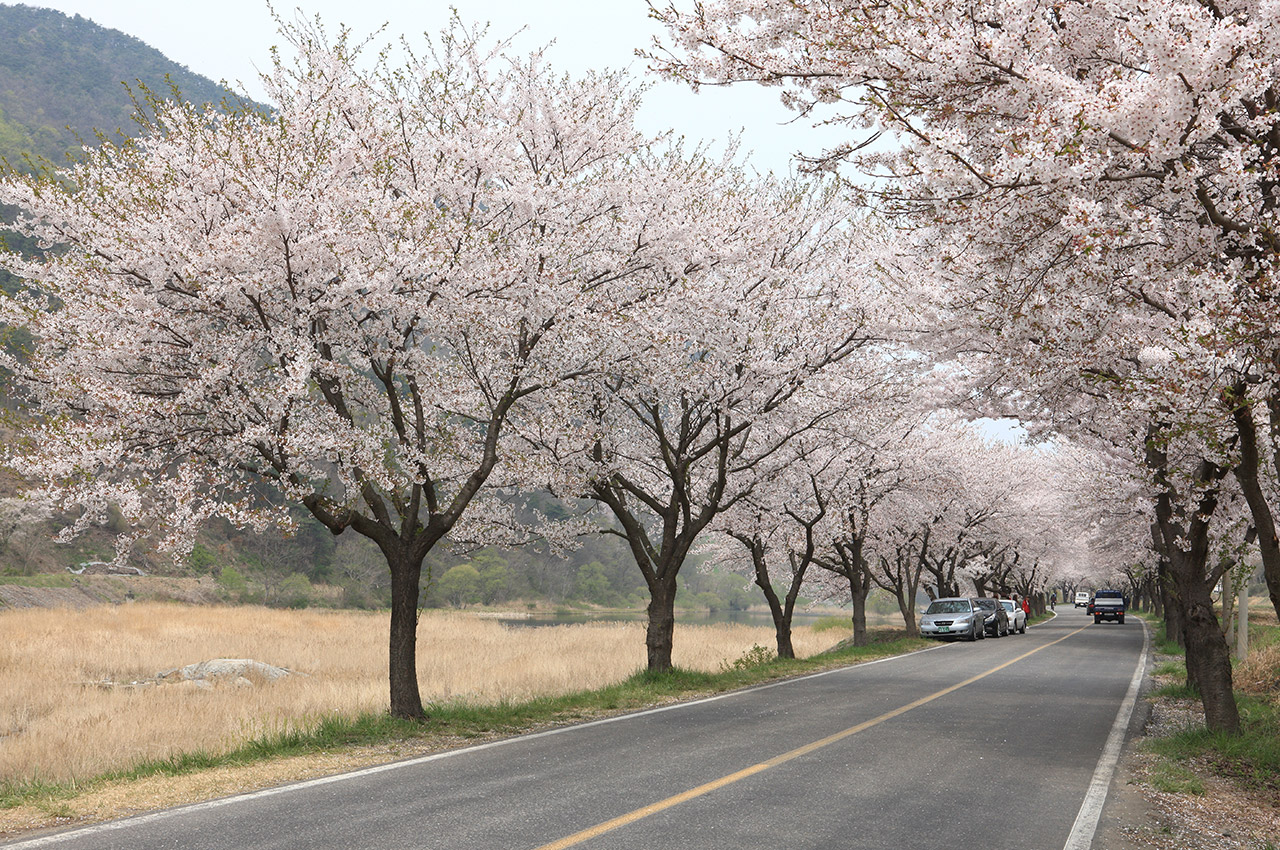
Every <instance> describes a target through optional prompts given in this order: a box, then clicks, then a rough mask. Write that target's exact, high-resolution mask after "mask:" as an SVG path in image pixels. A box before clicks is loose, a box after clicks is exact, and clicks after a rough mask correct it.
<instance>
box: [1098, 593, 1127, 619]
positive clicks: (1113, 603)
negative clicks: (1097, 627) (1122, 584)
mask: <svg viewBox="0 0 1280 850" xmlns="http://www.w3.org/2000/svg"><path fill="white" fill-rule="evenodd" d="M1092 607H1093V621H1094V622H1095V623H1101V622H1102V621H1103V620H1116V621H1118V622H1119V623H1121V624H1123V623H1124V594H1123V593H1121V592H1120V591H1118V590H1099V591H1098V592H1097V593H1095V594H1094V595H1093V606H1092Z"/></svg>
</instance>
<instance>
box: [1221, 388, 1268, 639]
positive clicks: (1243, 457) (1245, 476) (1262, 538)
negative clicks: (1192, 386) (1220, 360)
mask: <svg viewBox="0 0 1280 850" xmlns="http://www.w3.org/2000/svg"><path fill="white" fill-rule="evenodd" d="M1243 394H1244V388H1243V387H1238V388H1237V389H1236V392H1235V393H1233V394H1232V395H1231V397H1232V398H1242V397H1243ZM1231 415H1232V419H1233V420H1234V421H1235V425H1236V434H1238V435H1239V437H1240V462H1239V463H1238V464H1236V467H1235V469H1234V470H1233V471H1234V473H1235V476H1236V480H1237V481H1239V482H1240V492H1241V493H1243V494H1244V500H1245V502H1246V503H1248V505H1249V513H1250V515H1251V516H1252V517H1253V527H1254V529H1255V530H1256V531H1257V535H1258V539H1257V543H1258V553H1259V554H1260V555H1261V557H1262V572H1263V575H1265V576H1266V579H1267V593H1268V594H1269V595H1270V596H1271V605H1272V607H1273V608H1275V610H1276V616H1277V617H1280V537H1277V536H1276V521H1275V517H1274V516H1273V515H1272V513H1271V505H1270V504H1268V502H1267V496H1266V493H1265V492H1264V491H1263V489H1262V484H1261V482H1260V481H1259V480H1258V466H1259V460H1258V458H1259V454H1258V429H1257V428H1256V427H1255V425H1254V421H1253V410H1252V409H1251V408H1250V407H1249V406H1248V404H1246V403H1243V402H1242V403H1239V404H1237V405H1236V407H1235V408H1234V409H1233V410H1232V411H1231Z"/></svg>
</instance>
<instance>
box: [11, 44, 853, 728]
mask: <svg viewBox="0 0 1280 850" xmlns="http://www.w3.org/2000/svg"><path fill="white" fill-rule="evenodd" d="M283 33H284V36H285V37H286V38H287V39H288V40H290V41H291V43H292V44H293V46H294V47H295V48H296V49H297V59H296V61H294V62H293V63H292V64H289V63H288V62H286V61H285V60H283V59H277V61H276V64H275V66H274V69H273V71H272V72H271V73H270V74H269V75H266V76H265V78H264V83H265V85H266V87H267V90H268V93H269V95H270V99H271V103H272V109H271V111H270V112H269V113H266V112H258V111H252V110H248V111H238V112H233V113H230V114H223V113H221V112H218V111H213V110H209V111H206V110H202V109H199V108H196V107H193V106H191V105H189V104H184V103H175V102H159V101H155V102H152V103H150V104H149V106H150V108H151V111H152V113H153V114H152V116H151V118H150V119H149V120H148V122H147V123H146V124H145V126H144V127H143V128H142V130H143V132H142V134H141V136H140V137H139V138H138V139H136V140H135V141H131V142H126V143H122V144H119V145H117V144H113V143H110V142H108V143H105V144H103V145H102V146H101V147H99V148H97V149H91V150H90V149H86V150H85V151H84V153H83V159H82V162H81V163H80V164H78V165H75V166H74V167H72V168H69V169H68V170H65V171H60V172H54V173H49V174H45V175H39V176H33V177H28V176H24V175H22V174H19V173H14V172H10V173H8V174H7V175H6V176H5V179H4V181H3V185H2V186H0V201H2V202H3V203H7V204H14V205H16V206H18V207H20V208H21V209H23V210H25V212H24V213H23V214H22V215H21V216H20V217H19V219H18V221H17V223H16V225H15V226H16V227H17V228H18V229H19V230H20V231H22V232H23V233H25V234H28V235H31V236H34V237H35V238H37V239H39V240H40V242H41V244H42V246H43V247H45V248H46V249H50V250H48V251H47V253H46V254H45V256H44V257H43V258H41V259H25V258H23V257H21V256H18V255H16V254H8V255H6V256H5V257H4V263H5V265H6V267H7V268H9V269H10V270H12V271H13V272H15V273H16V274H18V275H20V276H21V277H23V278H25V279H26V280H27V281H28V282H29V286H30V289H29V291H27V292H25V293H23V294H21V295H19V296H16V297H13V298H6V299H4V300H3V306H0V321H3V322H7V323H11V324H14V325H25V326H26V327H28V328H30V329H31V331H32V332H33V333H34V335H35V337H36V339H37V340H38V341H39V347H38V348H37V350H36V351H35V352H34V354H33V355H32V357H31V359H30V361H29V362H17V361H14V360H13V359H6V361H5V362H4V363H3V366H4V367H6V368H8V369H10V370H11V371H12V372H13V374H14V375H15V380H16V381H17V382H19V383H20V385H21V386H22V387H23V389H24V391H25V392H26V394H27V396H28V399H29V401H30V403H31V404H32V405H33V406H34V407H33V410H35V411H38V413H39V419H38V421H37V422H36V423H35V424H34V426H33V428H32V430H31V432H30V433H29V434H28V435H27V436H26V438H25V439H24V440H23V441H22V442H21V443H20V444H19V445H16V446H11V447H10V450H9V452H8V457H7V460H8V462H9V463H10V464H11V465H12V466H13V467H15V468H16V469H17V470H18V471H19V472H20V473H21V474H23V475H25V476H28V477H30V478H31V479H32V480H38V481H40V482H41V483H42V486H43V489H44V491H45V492H46V494H47V495H48V496H49V497H50V498H51V499H52V503H53V504H55V505H56V506H59V507H70V506H73V505H78V506H81V507H82V508H83V514H82V519H81V520H80V523H79V525H78V526H77V528H79V527H83V526H84V525H86V524H88V523H89V522H91V521H92V520H93V519H94V518H95V517H97V516H99V515H101V514H102V513H103V512H104V511H106V510H107V509H108V506H110V505H118V506H119V507H120V509H121V510H122V511H123V513H124V515H125V517H127V518H128V520H129V521H130V522H131V523H133V524H134V525H135V526H136V527H137V528H139V529H143V530H145V531H146V532H147V533H149V534H151V535H152V536H153V537H155V538H157V539H158V541H159V543H160V544H161V545H162V546H164V547H167V548H170V549H172V550H174V551H176V552H178V553H181V552H183V551H185V550H189V549H190V547H191V545H192V538H193V535H194V532H195V530H196V529H197V528H198V527H199V525H200V524H201V523H202V522H204V521H205V520H208V519H210V518H214V517H224V518H226V519H228V520H230V521H232V522H234V523H236V524H238V525H242V526H252V527H255V528H262V527H264V526H268V525H272V524H280V525H287V523H288V516H287V508H288V506H290V505H296V504H301V505H303V506H305V507H306V508H307V509H308V510H309V511H310V512H311V513H312V514H313V515H314V516H315V517H316V518H317V519H318V520H319V521H320V522H322V523H323V524H324V525H326V526H327V527H328V528H329V529H330V530H331V531H332V532H333V533H334V534H340V533H343V532H346V531H348V530H350V531H354V532H356V533H357V534H360V535H364V536H365V537H368V538H369V539H371V540H372V541H373V542H374V543H375V544H376V545H377V546H378V548H379V550H380V551H381V553H382V555H383V557H384V558H385V560H386V563H387V566H388V568H389V570H390V575H391V598H392V608H391V624H390V635H389V681H390V707H391V711H392V713H393V714H395V715H397V716H403V717H421V716H422V715H423V713H424V711H423V706H422V702H421V698H420V692H419V688H418V679H417V667H416V651H417V649H416V625H417V614H418V600H419V592H420V585H421V582H422V580H423V575H422V565H423V561H424V558H425V557H426V556H427V554H428V553H429V552H431V550H432V549H433V548H434V547H436V546H437V545H441V544H442V543H445V542H447V540H448V539H451V538H465V539H480V540H483V539H500V538H501V537H502V536H503V535H504V533H505V529H506V528H507V527H509V525H510V519H511V510H510V508H509V507H504V503H502V502H500V501H498V500H496V499H493V500H489V499H486V498H485V495H486V493H488V492H491V491H493V490H496V489H497V488H500V487H509V486H512V485H515V484H523V485H524V486H532V485H533V484H546V483H547V482H549V481H554V480H555V479H556V477H557V475H558V473H557V471H556V470H555V469H554V468H551V467H549V466H547V465H546V464H545V461H544V460H543V459H542V458H539V457H537V456H534V455H532V454H530V453H528V452H524V451H521V450H514V449H512V447H511V446H510V444H509V439H510V437H511V435H512V434H513V433H516V432H520V431H523V430H525V429H527V428H528V427H530V426H529V425H528V423H530V422H535V423H536V422H537V421H539V420H540V419H541V418H545V417H546V416H547V414H546V413H545V412H544V411H542V410H541V408H540V406H541V405H543V404H545V403H547V402H546V401H545V400H544V396H546V395H547V394H548V393H549V391H550V390H552V389H555V390H557V391H559V392H562V393H565V392H568V390H567V386H568V385H570V384H573V383H574V381H575V380H578V379H584V378H585V376H588V375H597V374H598V373H600V372H601V371H602V370H609V369H611V368H613V367H615V366H618V365H619V364H625V363H626V362H627V361H628V360H629V359H630V358H631V357H632V356H633V355H634V352H635V351H636V348H635V347H634V343H635V341H636V338H637V334H636V332H633V331H630V330H628V328H629V327H631V326H632V325H634V324H635V322H636V319H635V316H634V314H635V313H636V311H640V310H647V311H649V312H648V314H647V315H648V318H646V320H645V323H644V324H643V326H642V327H643V329H644V331H645V332H646V333H647V332H648V331H650V330H652V329H653V328H654V322H653V320H652V316H653V315H659V314H661V312H662V310H663V309H665V308H667V307H669V306H670V305H671V304H672V303H673V302H672V300H671V299H676V301H677V302H678V299H679V297H680V296H681V295H682V293H684V292H685V291H686V290H687V289H688V288H689V287H690V285H691V284H690V281H691V280H693V279H695V278H697V277H698V275H699V274H704V273H705V270H706V269H709V268H713V267H715V266H716V265H717V264H720V263H722V262H724V261H726V260H728V259H737V258H739V257H740V256H741V255H743V254H744V252H746V251H747V248H746V247H745V246H744V240H743V239H742V238H741V237H740V235H739V237H737V238H735V237H734V236H733V235H732V234H731V233H729V231H728V230H727V229H726V222H727V221H728V219H727V218H726V216H727V215H728V212H729V211H728V208H727V207H726V206H725V205H724V204H723V203H721V202H720V201H719V200H716V201H715V202H714V203H710V204H709V202H708V199H721V198H723V197H725V196H726V195H729V194H731V193H733V192H734V191H736V190H738V189H739V188H740V187H738V186H737V185H736V184H732V183H730V182H729V181H728V180H727V179H726V177H725V175H724V172H723V170H722V169H719V168H717V167H716V166H715V165H714V164H712V163H708V162H706V161H705V160H704V159H702V158H700V157H696V156H688V155H685V154H684V153H683V152H682V151H680V150H679V149H678V148H676V147H672V146H670V145H668V144H667V143H666V142H665V141H663V140H660V139H653V138H649V137H646V136H643V135H642V134H640V133H639V132H638V131H637V130H636V129H635V127H634V124H633V118H634V113H635V110H636V107H637V105H638V96H637V93H636V92H635V91H633V90H631V89H630V88H628V86H627V85H626V84H625V83H624V81H623V79H622V77H621V76H618V75H612V74H602V75H589V76H587V77H585V78H583V79H580V80H574V79H569V78H567V77H562V76H558V75H556V74H554V73H553V72H552V71H551V70H550V69H549V68H548V67H547V66H546V65H545V63H544V62H543V61H542V59H541V57H540V56H539V55H537V54H534V55H532V56H530V57H527V58H511V57H510V56H509V55H508V53H509V51H508V50H507V48H506V46H505V45H503V44H501V43H498V44H494V45H492V46H491V47H486V46H485V43H486V42H485V39H484V37H483V34H482V33H475V32H470V31H467V30H466V29H465V28H464V27H462V26H461V25H460V24H458V23H457V22H455V23H454V25H453V26H452V28H451V29H449V30H447V31H445V32H444V33H443V34H442V35H441V36H440V38H439V39H438V40H436V41H435V42H434V44H433V46H432V48H431V49H430V50H428V51H427V53H426V54H425V55H424V56H421V57H411V58H409V59H408V60H406V61H405V63H404V64H403V65H400V66H392V65H390V64H388V62H387V61H385V60H384V61H382V62H378V63H371V62H366V57H365V56H363V55H362V53H361V46H360V45H358V44H355V43H353V41H352V39H351V36H350V34H349V33H347V32H346V31H342V32H340V33H338V34H337V35H336V36H333V37H331V36H329V35H327V34H326V33H325V31H324V30H323V29H322V28H321V26H320V25H319V23H318V22H317V23H315V24H307V23H299V24H294V25H286V26H285V27H284V29H283ZM370 65H371V66H372V67H371V68H369V67H368V66H370ZM751 206H752V200H751V199H748V198H746V197H743V198H741V202H740V204H739V207H741V208H742V209H743V210H744V211H745V212H746V224H748V225H750V226H752V227H754V228H757V229H759V230H760V231H761V232H764V231H768V230H769V229H770V224H768V223H766V220H765V219H764V218H763V217H762V216H760V215H758V214H757V215H752V213H751V210H750V207H751ZM708 210H710V212H711V213H714V215H713V214H710V213H709V212H708ZM771 211H772V210H771ZM739 231H741V227H740V228H739ZM774 247H777V246H774V245H772V244H770V245H769V246H768V248H769V249H770V250H772V249H773V248H774ZM745 279H746V278H745V277H743V278H739V280H745ZM796 342H797V343H798V342H800V340H796ZM805 342H807V340H805ZM837 354H838V351H837V350H831V351H828V355H829V356H831V357H835V356H836V355H837ZM792 374H794V372H793V373H792ZM784 382H785V379H781V380H780V382H779V383H777V384H775V385H773V386H774V388H775V390H776V391H777V392H778V394H779V395H785V391H784V390H782V389H781V386H782V384H783V383H784ZM599 385H600V384H598V383H597V384H591V385H590V386H591V387H596V386H599ZM766 392H767V391H766ZM695 393H696V394H699V401H698V404H701V405H710V404H711V403H712V402H710V401H708V398H710V395H709V391H703V390H698V391H695ZM731 396H732V391H730V390H725V392H724V394H723V395H722V396H720V397H719V398H721V399H724V398H729V397H731ZM699 409H700V410H701V409H703V408H699ZM731 412H732V405H729V406H728V407H722V408H720V409H719V414H722V415H723V416H724V417H726V418H728V417H729V416H730V415H731ZM713 418H714V417H713ZM716 421H717V422H720V421H722V420H716ZM740 434H741V429H740V428H739V427H738V425H737V421H736V420H735V421H734V422H733V423H732V424H725V426H724V429H723V433H722V435H721V437H720V438H719V439H720V442H719V443H717V442H715V441H712V442H711V443H710V445H712V446H713V447H716V448H723V449H724V450H725V451H726V452H727V451H728V447H729V445H730V444H732V443H733V441H734V440H735V439H738V438H739V436H740ZM610 439H612V438H610ZM602 486H605V487H607V486H613V485H602ZM605 492H611V491H608V490H606V491H605ZM77 528H73V529H71V532H74V531H75V530H77ZM139 533H142V532H139ZM134 540H135V536H126V537H124V538H122V539H121V540H120V548H121V552H122V553H123V551H124V550H125V549H127V548H128V546H130V545H131V544H132V543H133V542H134Z"/></svg>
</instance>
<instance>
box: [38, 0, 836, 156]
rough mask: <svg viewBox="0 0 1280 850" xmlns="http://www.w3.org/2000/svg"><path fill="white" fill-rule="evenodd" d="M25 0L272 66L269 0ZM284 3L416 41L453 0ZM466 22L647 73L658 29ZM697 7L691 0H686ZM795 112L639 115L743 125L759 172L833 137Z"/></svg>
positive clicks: (506, 14)
mask: <svg viewBox="0 0 1280 850" xmlns="http://www.w3.org/2000/svg"><path fill="white" fill-rule="evenodd" d="M26 3H27V4H28V5H32V6H44V7H48V8H53V9H57V10H59V11H61V12H65V13H67V14H80V15H83V16H84V17H87V18H89V19H91V20H93V21H95V22H96V23H98V24H101V25H102V26H105V27H109V28H112V29H117V30H120V31H121V32H124V33H126V34H128V35H132V36H134V37H136V38H139V39H141V40H142V41H144V42H146V43H147V44H149V45H150V46H152V47H154V48H156V49H157V50H159V51H160V52H162V53H164V54H165V55H166V56H168V57H169V58H170V59H172V60H173V61H175V62H178V63H179V64H182V65H186V66H187V67H188V68H190V69H191V70H192V71H195V72H196V73H199V74H203V75H204V76H206V77H210V78H212V79H214V80H226V81H228V82H230V83H232V84H235V83H236V82H243V83H244V84H245V88H246V89H247V90H248V92H249V94H250V95H251V96H255V97H260V95H261V90H260V89H259V88H258V85H257V69H265V68H267V67H268V66H269V64H270V54H269V49H270V47H271V46H272V45H273V44H281V43H282V42H281V39H280V37H279V35H278V33H277V32H276V25H275V23H274V21H273V20H272V17H271V13H270V11H269V8H268V5H267V0H217V2H203V3H187V2H175V0H26ZM274 5H275V8H276V10H277V12H279V13H280V14H281V15H282V16H283V17H286V18H292V17H293V16H294V11H295V10H301V11H302V13H303V14H305V15H306V16H308V17H311V16H313V15H317V14H318V15H319V16H320V18H321V20H322V21H324V23H325V24H326V26H328V27H329V28H330V30H333V29H336V28H337V26H338V25H339V24H346V25H347V26H349V27H351V28H352V29H353V30H354V31H355V32H356V33H357V34H360V35H364V34H368V33H372V32H374V31H375V30H377V29H378V28H379V27H381V26H383V25H384V24H386V25H387V26H386V29H385V30H384V35H383V38H382V39H380V42H381V41H384V40H385V41H394V40H397V39H399V37H400V36H401V35H405V36H408V37H409V39H410V41H411V43H416V44H419V45H420V44H421V43H422V39H421V36H422V33H424V32H428V33H432V34H435V33H438V32H439V31H440V30H441V29H442V28H443V27H444V26H445V24H446V23H447V20H448V16H449V6H450V5H451V4H450V2H448V0H302V2H288V0H277V2H275V3H274ZM452 5H454V6H456V7H457V8H458V12H459V15H460V16H461V17H462V19H463V20H464V21H467V22H471V21H479V22H486V21H487V22H489V23H490V24H491V28H490V33H491V34H492V35H495V36H507V35H510V34H513V33H515V32H516V31H517V30H520V29H521V28H522V27H523V28H525V29H526V32H525V34H524V35H523V36H522V37H521V38H520V40H519V41H518V44H519V46H520V48H521V52H528V51H529V50H531V49H533V48H536V47H539V46H543V45H546V44H551V43H552V42H554V44H553V45H552V47H551V49H550V52H549V57H550V60H551V63H552V64H553V65H554V66H555V67H556V68H557V69H560V70H564V71H569V72H580V71H582V70H585V69H587V68H604V67H608V68H629V69H630V71H631V72H632V73H633V74H634V75H636V77H637V78H647V79H650V80H651V81H652V75H649V74H648V73H647V72H646V70H645V62H644V60H642V59H639V58H637V57H636V56H635V49H636V48H638V47H645V46H647V45H648V44H649V43H650V40H651V38H652V36H654V35H657V34H659V32H660V27H659V26H658V25H657V23H656V22H654V21H652V20H650V19H649V18H648V5H647V4H646V3H645V2H644V0H523V2H520V0H453V2H452ZM683 5H684V6H691V5H692V0H685V2H684V3H683ZM792 117H793V116H792V114H791V113H789V112H788V111H787V110H785V109H783V107H782V106H781V104H780V103H779V102H778V90H777V89H764V88H760V87H757V86H735V87H733V88H729V89H724V88H715V89H708V88H704V89H703V90H702V92H701V93H700V94H698V95H694V94H693V93H692V92H690V91H689V90H688V88H686V87H685V86H682V85H678V84H676V83H669V82H661V83H659V84H658V85H657V86H656V87H655V89H654V90H653V91H651V92H650V93H649V95H648V97H647V98H646V100H645V107H644V110H643V112H642V113H641V116H640V120H641V122H642V124H643V127H644V129H645V130H647V131H650V132H657V131H660V130H665V129H674V130H676V131H677V133H679V134H681V135H684V136H686V137H688V138H689V139H690V140H691V141H698V140H706V141H716V142H720V143H723V141H724V140H725V139H726V138H727V137H728V136H729V135H730V134H732V133H734V132H737V131H742V133H743V139H742V148H743V150H744V152H745V151H751V152H754V153H753V155H752V157H751V162H752V163H753V164H754V165H755V166H756V167H757V168H759V169H760V170H762V171H763V170H773V171H775V172H779V173H785V172H786V171H787V170H788V168H789V167H790V156H791V154H792V153H794V152H795V151H796V150H805V151H816V150H818V149H820V148H821V147H822V146H823V145H824V144H827V145H830V144H832V143H834V141H835V140H836V138H837V137H836V136H835V135H833V134H832V133H831V132H830V131H825V132H824V131H822V130H817V129H814V128H813V127H811V126H810V125H809V124H808V123H806V122H798V123H787V122H789V121H790V119H791V118H792Z"/></svg>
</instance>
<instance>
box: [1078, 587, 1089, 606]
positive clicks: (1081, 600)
mask: <svg viewBox="0 0 1280 850" xmlns="http://www.w3.org/2000/svg"><path fill="white" fill-rule="evenodd" d="M1076 607H1077V608H1088V607H1089V591H1087V590H1077V591H1076Z"/></svg>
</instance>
